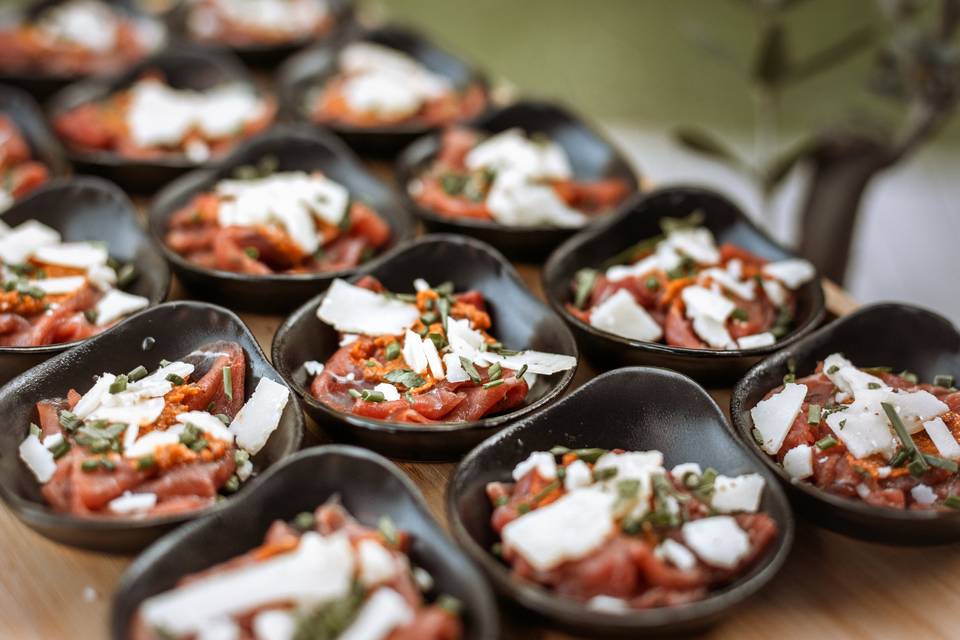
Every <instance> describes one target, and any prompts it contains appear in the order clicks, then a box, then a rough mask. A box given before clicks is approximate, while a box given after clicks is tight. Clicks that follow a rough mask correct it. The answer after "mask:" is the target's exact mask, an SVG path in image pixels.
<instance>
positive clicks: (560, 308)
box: [540, 186, 827, 359]
mask: <svg viewBox="0 0 960 640" xmlns="http://www.w3.org/2000/svg"><path fill="white" fill-rule="evenodd" d="M666 191H684V192H688V193H689V192H699V193H707V194H709V195H710V196H711V197H717V198H720V199H721V200H724V201H725V202H727V203H730V204H731V205H732V203H731V202H730V201H729V200H728V199H727V198H725V197H723V196H721V195H720V194H718V193H716V192H715V191H712V190H710V189H707V188H705V187H697V186H676V187H666V188H662V189H657V190H655V191H649V192H646V193H643V192H641V193H637V194H634V196H633V197H632V198H631V199H630V200H628V201H627V202H625V203H624V204H623V206H622V207H621V209H620V210H619V211H617V212H616V213H614V214H613V215H612V216H611V217H609V218H608V219H604V220H603V221H601V222H598V223H596V225H593V226H591V227H590V228H589V229H587V230H585V231H584V232H583V233H580V234H577V235H576V236H574V237H572V238H570V239H569V240H567V241H566V242H564V243H563V244H561V245H560V246H559V247H557V249H556V250H555V251H554V252H553V253H552V254H550V257H549V258H547V262H546V263H545V264H544V266H543V270H542V271H541V273H540V281H541V283H542V285H543V290H544V295H545V296H546V298H547V301H548V302H549V303H550V306H551V307H552V308H553V309H554V311H556V312H557V313H559V314H560V316H561V317H562V318H563V319H564V321H566V322H567V323H568V324H571V325H573V326H574V327H576V328H577V329H578V330H580V331H584V332H586V333H589V334H591V335H593V336H594V337H597V338H603V339H605V340H610V341H612V342H617V343H619V344H621V345H623V346H624V347H631V348H635V349H640V350H645V351H651V352H654V353H664V354H670V355H682V356H689V357H693V358H722V359H728V358H739V357H743V356H763V355H768V354H772V353H775V352H778V351H780V350H781V349H784V348H785V347H787V346H790V345H792V344H795V343H796V342H797V341H798V340H800V339H801V338H804V337H806V336H807V335H809V334H810V333H811V332H812V331H814V330H815V329H816V328H817V325H819V324H820V323H821V322H823V320H824V318H825V317H826V315H827V309H826V299H825V297H824V292H823V284H822V276H821V275H820V271H819V270H817V271H816V276H815V278H814V281H815V282H816V283H817V286H816V287H815V288H814V296H813V301H812V302H813V313H812V314H811V315H810V317H809V318H808V319H807V320H806V322H804V323H803V324H801V325H800V326H798V327H796V328H795V329H793V330H792V331H791V332H790V333H788V334H787V335H786V336H784V337H783V338H780V339H778V340H777V341H776V342H774V343H773V344H772V345H769V346H766V347H754V348H753V349H693V348H690V347H673V346H670V345H666V344H660V343H659V342H644V341H642V340H631V339H630V338H625V337H623V336H618V335H617V334H615V333H609V332H607V331H601V330H599V329H597V328H596V327H594V326H591V325H589V324H587V323H586V322H584V321H582V320H581V319H580V318H577V317H576V316H574V315H573V314H572V313H570V312H569V311H567V309H566V305H565V304H564V302H565V301H561V300H557V299H555V298H554V297H553V296H552V295H550V287H549V283H550V281H551V279H550V278H549V277H548V274H550V273H551V272H552V271H555V270H556V268H557V266H556V265H557V264H558V263H559V262H560V261H561V260H564V259H566V257H567V256H568V255H569V254H572V253H576V252H577V250H578V249H579V248H580V246H581V245H582V244H584V243H585V242H586V241H587V240H592V239H594V238H596V237H598V236H600V235H602V234H603V233H604V232H606V231H607V230H608V229H609V228H610V227H611V226H613V225H615V224H616V223H618V222H620V220H622V219H623V218H626V217H629V216H630V215H631V214H633V213H634V208H635V207H636V206H637V205H638V204H640V203H641V202H643V201H644V200H645V199H647V198H650V197H653V196H657V195H659V194H662V193H664V192H666ZM737 211H738V212H740V209H739V208H737ZM740 216H741V219H742V221H743V222H744V223H745V224H746V225H747V226H749V227H750V229H751V230H752V231H753V232H755V233H756V234H758V235H759V236H760V237H761V238H763V240H764V241H766V242H768V243H769V244H771V245H773V246H775V247H777V248H780V249H783V248H782V247H780V245H779V244H778V243H777V242H776V241H775V240H773V238H771V237H770V236H769V235H768V234H767V233H766V232H765V231H764V230H763V229H761V228H760V227H758V226H757V225H756V224H755V223H754V222H753V221H752V220H750V218H749V217H747V216H746V215H743V214H742V212H740ZM783 251H784V253H788V254H790V255H791V256H792V257H796V256H795V255H794V254H792V253H790V252H789V251H787V250H785V249H783Z"/></svg>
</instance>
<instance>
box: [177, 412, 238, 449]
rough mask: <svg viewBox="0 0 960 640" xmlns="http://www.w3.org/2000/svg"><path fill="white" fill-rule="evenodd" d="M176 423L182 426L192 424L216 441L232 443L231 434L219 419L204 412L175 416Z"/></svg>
mask: <svg viewBox="0 0 960 640" xmlns="http://www.w3.org/2000/svg"><path fill="white" fill-rule="evenodd" d="M177 422H179V423H180V424H183V425H187V424H192V425H193V426H194V427H196V428H198V429H200V431H202V432H204V433H206V434H209V435H211V436H213V437H214V438H216V439H217V440H222V441H223V442H227V443H233V432H232V431H230V429H228V428H227V425H225V424H223V422H221V420H220V418H218V417H217V416H215V415H213V414H211V413H208V412H206V411H187V412H186V413H180V414H177Z"/></svg>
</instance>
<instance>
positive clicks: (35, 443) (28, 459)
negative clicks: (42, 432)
mask: <svg viewBox="0 0 960 640" xmlns="http://www.w3.org/2000/svg"><path fill="white" fill-rule="evenodd" d="M19 452H20V459H21V460H23V462H24V464H26V465H27V468H29V469H30V471H31V472H33V475H35V476H36V477H37V480H38V481H39V482H40V483H41V484H43V483H45V482H47V481H48V480H50V478H52V477H53V474H54V472H55V471H56V470H57V463H56V462H55V461H54V459H53V453H51V452H50V450H49V449H47V448H46V447H45V446H43V443H41V442H40V438H38V437H37V436H35V435H33V434H30V435H29V436H27V438H26V439H25V440H24V441H23V442H21V443H20V448H19Z"/></svg>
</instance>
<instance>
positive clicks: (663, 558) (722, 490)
mask: <svg viewBox="0 0 960 640" xmlns="http://www.w3.org/2000/svg"><path fill="white" fill-rule="evenodd" d="M513 480H514V482H512V483H505V482H493V483H490V484H489V485H488V486H487V495H488V497H489V499H490V501H491V502H492V503H493V506H494V511H493V515H492V518H491V526H492V527H493V530H494V531H495V532H496V533H497V535H499V536H500V539H501V542H499V543H497V544H496V545H495V546H494V548H493V552H494V553H495V554H496V555H498V556H499V557H501V558H502V559H503V561H504V562H506V563H507V564H508V565H509V566H510V567H511V569H512V572H513V575H514V576H515V577H516V578H517V579H519V580H525V581H530V582H533V583H536V584H538V585H540V586H542V587H544V588H546V589H549V590H550V591H552V592H553V593H556V594H557V595H560V596H563V597H565V598H570V599H573V600H577V601H580V602H582V603H585V604H586V606H588V607H589V608H591V609H596V610H599V611H605V612H611V613H623V612H627V611H630V610H632V609H646V608H651V607H667V606H673V605H679V604H684V603H688V602H694V601H697V600H702V599H703V598H705V597H707V596H708V595H709V594H710V592H711V590H715V589H717V588H720V587H722V586H724V585H727V584H730V583H732V582H734V581H736V580H737V578H739V577H741V576H743V575H744V574H746V573H747V572H749V571H750V570H751V569H752V568H753V567H754V566H755V565H756V564H757V562H758V561H759V560H760V559H761V558H762V557H763V556H764V555H765V554H766V553H767V551H768V549H769V548H770V547H771V545H772V544H773V543H774V541H775V540H776V538H777V535H778V532H777V525H776V522H775V521H774V520H773V519H772V518H771V517H770V516H768V515H767V514H765V513H762V512H758V509H759V507H760V502H761V498H762V494H763V489H764V486H765V482H764V479H763V477H761V476H760V475H758V474H756V473H749V474H745V475H741V476H735V477H727V476H724V475H721V474H718V473H717V472H716V471H715V470H713V469H706V470H703V469H701V467H700V465H699V464H697V463H690V462H687V463H682V464H678V465H676V466H675V467H673V468H672V469H671V470H669V471H668V470H667V469H666V468H665V467H664V457H663V454H662V453H661V452H659V451H624V450H621V449H614V450H610V451H607V450H603V449H574V450H570V449H567V448H565V447H555V448H554V449H552V450H550V451H537V452H534V453H531V454H530V455H529V457H528V458H527V459H525V460H523V461H522V462H520V463H519V464H518V465H517V466H516V467H515V468H514V470H513Z"/></svg>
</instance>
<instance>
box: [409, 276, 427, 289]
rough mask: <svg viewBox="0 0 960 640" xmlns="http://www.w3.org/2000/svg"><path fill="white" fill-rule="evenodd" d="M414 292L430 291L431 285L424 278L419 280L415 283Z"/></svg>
mask: <svg viewBox="0 0 960 640" xmlns="http://www.w3.org/2000/svg"><path fill="white" fill-rule="evenodd" d="M413 290H414V291H429V290H430V283H429V282H427V281H426V280H424V279H423V278H417V279H415V280H414V281H413Z"/></svg>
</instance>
